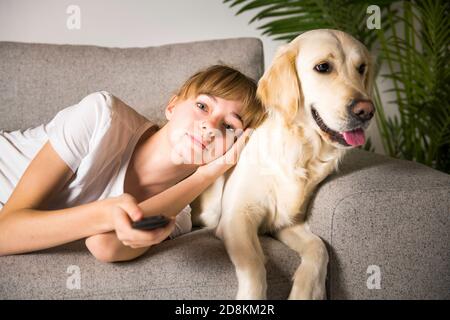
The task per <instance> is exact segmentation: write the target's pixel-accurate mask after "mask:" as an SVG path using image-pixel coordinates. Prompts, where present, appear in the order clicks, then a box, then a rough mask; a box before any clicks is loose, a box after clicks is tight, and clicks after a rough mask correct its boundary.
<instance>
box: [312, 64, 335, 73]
mask: <svg viewBox="0 0 450 320" xmlns="http://www.w3.org/2000/svg"><path fill="white" fill-rule="evenodd" d="M314 70H316V71H317V72H319V73H328V72H330V71H331V66H330V64H329V63H327V62H324V63H320V64H318V65H316V66H315V67H314Z"/></svg>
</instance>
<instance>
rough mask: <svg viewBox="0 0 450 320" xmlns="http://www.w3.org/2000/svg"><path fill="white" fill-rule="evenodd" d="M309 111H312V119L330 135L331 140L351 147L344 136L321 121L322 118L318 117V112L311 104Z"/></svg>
mask: <svg viewBox="0 0 450 320" xmlns="http://www.w3.org/2000/svg"><path fill="white" fill-rule="evenodd" d="M311 113H312V116H313V118H314V121H316V123H317V125H318V126H319V128H320V129H321V130H322V131H323V132H325V133H327V134H328V135H329V136H330V138H331V140H333V141H336V142H338V143H340V144H342V145H343V146H345V147H351V145H349V144H348V143H347V142H346V141H345V139H344V136H343V135H342V134H340V133H339V132H337V131H334V130H333V129H330V128H329V127H328V126H327V125H326V124H325V123H324V122H323V120H322V118H321V117H320V115H319V113H318V112H317V110H316V109H314V107H313V106H311Z"/></svg>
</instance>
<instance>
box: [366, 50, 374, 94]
mask: <svg viewBox="0 0 450 320" xmlns="http://www.w3.org/2000/svg"><path fill="white" fill-rule="evenodd" d="M375 67H376V66H375V63H374V59H373V57H372V55H371V54H370V53H369V52H367V74H366V79H365V80H364V87H365V89H366V92H367V93H368V94H369V97H370V98H372V97H373V85H374V82H375Z"/></svg>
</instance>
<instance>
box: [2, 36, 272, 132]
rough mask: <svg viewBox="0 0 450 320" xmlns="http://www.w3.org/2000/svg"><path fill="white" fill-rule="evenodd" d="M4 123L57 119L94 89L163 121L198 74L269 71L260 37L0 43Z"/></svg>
mask: <svg viewBox="0 0 450 320" xmlns="http://www.w3.org/2000/svg"><path fill="white" fill-rule="evenodd" d="M0 57H1V58H0V130H5V131H12V130H17V129H26V128H29V127H34V126H37V125H39V124H42V123H46V122H48V121H50V120H51V119H52V118H53V116H54V115H55V114H56V112H57V111H59V110H61V109H63V108H65V107H67V106H70V105H73V104H75V103H77V102H78V101H79V100H81V99H82V98H83V97H84V96H86V95H88V94H89V93H92V92H95V91H100V90H106V91H109V92H111V93H112V94H114V95H116V96H117V97H119V98H120V99H121V100H123V101H124V102H125V103H127V104H129V105H130V106H132V107H133V108H134V109H135V110H137V111H138V112H139V113H141V114H142V115H144V116H146V117H147V118H149V119H150V120H152V121H154V122H156V123H158V124H159V125H162V124H164V123H165V122H166V120H165V117H164V112H163V111H164V106H165V105H166V103H167V101H168V100H169V98H170V96H171V94H173V93H174V92H175V91H176V90H177V89H178V88H179V87H180V86H181V84H182V83H183V82H184V81H185V80H186V79H187V78H188V77H189V76H191V75H192V74H194V73H195V72H197V71H199V70H200V69H202V68H204V67H207V66H209V65H212V64H227V65H229V66H232V67H235V68H237V69H239V70H240V71H241V72H243V73H244V74H246V75H248V76H250V77H252V78H253V79H255V80H258V79H259V78H260V77H261V75H262V73H263V70H264V65H263V61H264V60H263V47H262V42H261V40H259V39H257V38H237V39H224V40H209V41H200V42H191V43H180V44H171V45H164V46H159V47H147V48H105V47H97V46H86V45H57V44H37V43H18V42H0Z"/></svg>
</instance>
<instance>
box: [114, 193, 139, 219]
mask: <svg viewBox="0 0 450 320" xmlns="http://www.w3.org/2000/svg"><path fill="white" fill-rule="evenodd" d="M119 207H121V208H122V209H123V210H124V211H125V212H126V213H127V214H128V216H129V217H130V218H131V220H133V221H138V220H140V219H142V218H143V217H144V212H142V209H141V208H140V207H139V206H138V205H137V203H136V200H135V199H134V198H130V200H127V201H122V202H121V203H120V204H119Z"/></svg>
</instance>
